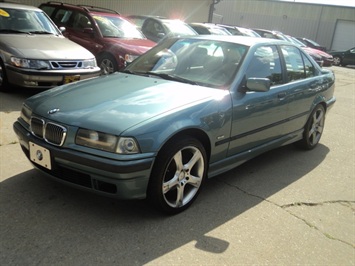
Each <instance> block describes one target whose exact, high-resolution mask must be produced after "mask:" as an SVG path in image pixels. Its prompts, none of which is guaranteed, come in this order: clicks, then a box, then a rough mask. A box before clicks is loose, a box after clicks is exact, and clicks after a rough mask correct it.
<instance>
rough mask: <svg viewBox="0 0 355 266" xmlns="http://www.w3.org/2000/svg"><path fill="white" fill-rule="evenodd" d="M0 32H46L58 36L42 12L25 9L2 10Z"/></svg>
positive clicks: (57, 32)
mask: <svg viewBox="0 0 355 266" xmlns="http://www.w3.org/2000/svg"><path fill="white" fill-rule="evenodd" d="M1 10H2V15H1V16H0V32H5V31H12V32H16V31H18V32H23V33H34V32H37V33H39V32H46V33H51V34H59V31H58V30H57V28H56V27H55V26H54V24H53V23H52V22H51V21H50V20H49V19H48V17H47V15H46V14H45V13H44V12H37V11H31V10H25V9H11V8H2V9H1Z"/></svg>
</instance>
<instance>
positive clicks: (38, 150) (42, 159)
mask: <svg viewBox="0 0 355 266" xmlns="http://www.w3.org/2000/svg"><path fill="white" fill-rule="evenodd" d="M29 145H30V159H31V161H32V162H34V163H36V164H39V165H41V166H43V167H45V168H47V169H49V170H51V169H52V165H51V155H50V152H49V150H47V149H46V148H44V147H42V146H39V145H37V144H35V143H33V142H29Z"/></svg>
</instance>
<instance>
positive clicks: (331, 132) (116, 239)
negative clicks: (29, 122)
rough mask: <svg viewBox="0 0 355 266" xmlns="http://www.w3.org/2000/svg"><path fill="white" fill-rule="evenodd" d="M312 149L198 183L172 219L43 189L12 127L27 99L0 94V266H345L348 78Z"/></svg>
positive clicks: (349, 187) (353, 105)
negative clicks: (194, 194) (185, 205)
mask: <svg viewBox="0 0 355 266" xmlns="http://www.w3.org/2000/svg"><path fill="white" fill-rule="evenodd" d="M331 69H333V70H334V72H335V74H336V89H335V95H336V97H337V102H336V104H335V106H334V107H333V109H332V110H331V111H330V112H329V114H327V117H326V124H325V130H324V134H323V136H322V139H321V142H320V145H319V146H318V147H317V148H316V149H315V150H312V151H308V152H305V151H300V150H298V149H297V148H295V147H294V146H292V145H290V146H287V147H282V148H280V149H277V150H274V151H271V152H268V153H266V154H264V155H262V156H259V157H257V158H255V159H253V160H251V161H249V162H246V163H245V164H243V165H241V166H239V167H237V168H235V169H233V170H231V171H229V172H228V173H225V174H223V175H221V176H218V177H216V178H213V179H210V180H208V182H206V186H205V187H204V189H203V191H202V192H201V194H200V196H199V198H198V199H197V201H196V202H195V203H194V204H193V206H192V207H191V208H190V209H188V210H187V211H185V212H183V213H181V214H179V215H176V216H163V215H161V214H160V213H156V212H155V211H152V209H150V208H149V207H148V206H147V205H146V203H145V202H144V201H116V200H112V199H109V198H103V197H100V196H96V195H93V194H89V193H85V192H82V191H78V190H75V189H72V188H69V187H67V186H63V185H61V184H59V183H57V182H55V181H52V180H49V179H48V178H47V177H46V176H44V175H43V174H41V173H39V172H37V171H36V170H35V169H33V167H32V165H31V164H30V163H29V162H28V161H27V159H26V158H25V156H24V155H23V154H22V151H21V149H20V146H19V144H18V142H17V138H16V136H15V134H14V133H13V131H12V124H13V122H14V121H15V120H16V118H17V117H18V116H19V113H20V108H21V104H22V101H23V100H24V99H25V98H27V97H29V96H31V95H33V94H35V93H36V92H35V91H29V90H24V89H22V90H16V91H14V92H13V93H7V94H5V93H0V130H1V131H0V133H1V134H0V182H1V183H0V261H1V265H306V264H307V265H355V219H354V218H355V215H354V214H355V164H354V162H355V160H354V159H355V158H354V157H355V151H354V148H355V145H354V141H355V136H354V132H355V124H354V121H355V97H354V96H355V69H354V68H341V67H331Z"/></svg>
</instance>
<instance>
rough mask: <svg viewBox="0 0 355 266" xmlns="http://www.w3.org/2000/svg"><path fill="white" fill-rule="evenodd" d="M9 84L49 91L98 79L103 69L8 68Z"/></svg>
mask: <svg viewBox="0 0 355 266" xmlns="http://www.w3.org/2000/svg"><path fill="white" fill-rule="evenodd" d="M6 74H7V79H8V82H9V83H10V84H12V85H15V86H19V87H24V88H38V89H49V88H53V87H56V86H60V85H63V84H66V83H70V82H73V81H78V80H84V79H89V78H94V77H98V76H100V74H101V69H100V68H99V67H96V68H94V69H80V70H79V69H78V70H75V71H73V70H71V71H63V70H51V71H42V70H26V69H17V68H13V67H8V68H7V69H6Z"/></svg>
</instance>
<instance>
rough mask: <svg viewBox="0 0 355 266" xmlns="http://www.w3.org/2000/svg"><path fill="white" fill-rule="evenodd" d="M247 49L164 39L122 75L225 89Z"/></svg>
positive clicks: (208, 42) (214, 42)
mask: <svg viewBox="0 0 355 266" xmlns="http://www.w3.org/2000/svg"><path fill="white" fill-rule="evenodd" d="M247 49H248V47H246V46H244V45H241V44H236V43H229V42H223V41H216V40H204V39H178V40H176V39H168V40H166V41H164V42H163V43H161V44H159V45H157V46H155V47H154V48H152V49H151V50H149V51H148V52H147V53H146V54H144V55H142V56H140V57H139V58H138V59H136V60H135V61H133V63H131V64H130V65H129V66H128V67H127V68H126V69H125V72H128V73H133V74H139V75H147V76H154V77H157V76H158V77H161V78H164V79H170V80H176V81H180V82H186V83H190V84H196V85H201V86H208V87H213V88H225V86H227V85H229V84H230V83H231V81H232V80H233V79H234V77H235V74H236V72H237V70H238V68H239V66H240V64H241V62H242V60H243V58H244V55H245V53H246V51H247Z"/></svg>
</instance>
